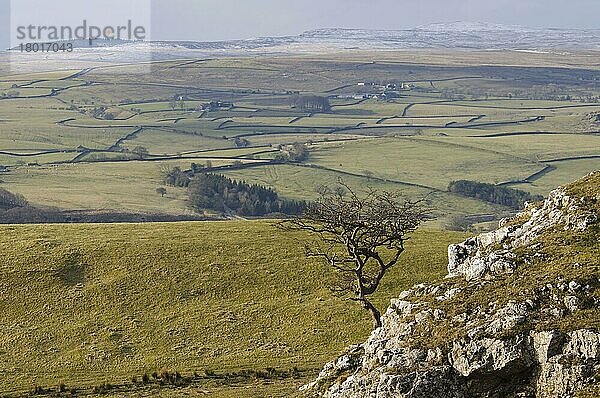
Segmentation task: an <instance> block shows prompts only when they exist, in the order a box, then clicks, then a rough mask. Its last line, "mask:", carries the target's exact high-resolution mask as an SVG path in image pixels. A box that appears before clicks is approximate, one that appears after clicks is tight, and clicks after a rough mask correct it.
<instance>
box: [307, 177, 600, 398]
mask: <svg viewBox="0 0 600 398" xmlns="http://www.w3.org/2000/svg"><path fill="white" fill-rule="evenodd" d="M575 184H598V185H597V186H596V187H597V188H600V173H598V172H597V173H593V174H590V175H589V176H588V177H586V178H585V179H584V180H582V181H581V182H578V183H575ZM579 186H580V185H575V187H579ZM574 192H575V193H574ZM581 192H586V193H588V194H581ZM589 192H592V193H593V192H595V190H594V189H593V187H592V189H589V187H587V188H585V189H579V190H578V189H575V188H573V187H566V188H560V189H558V190H556V191H554V192H552V193H551V194H550V196H549V197H548V199H547V200H546V201H545V202H543V203H540V204H538V205H529V206H528V207H527V210H525V211H524V212H523V213H521V214H519V215H517V216H516V217H514V218H513V219H510V220H504V221H503V222H502V223H501V226H500V228H499V229H498V230H497V231H494V232H490V233H486V234H482V235H479V236H477V237H474V238H470V239H467V240H466V241H465V242H463V243H461V244H458V245H452V246H450V248H449V251H448V257H449V263H448V278H446V279H445V280H444V281H441V282H439V283H437V284H432V285H418V286H414V287H413V288H411V289H409V290H407V291H405V292H403V293H402V294H401V295H400V297H398V298H396V299H393V300H392V301H391V305H390V307H389V308H388V309H387V311H386V313H385V314H384V315H383V318H382V327H380V328H378V329H376V330H375V331H373V333H372V334H371V336H370V337H369V338H368V340H367V341H366V342H365V343H363V344H360V345H355V346H352V347H350V348H349V349H347V350H346V352H344V353H343V354H342V355H341V356H340V357H339V358H338V359H337V360H335V361H333V362H331V363H329V364H327V365H326V366H325V367H324V368H323V370H322V371H321V373H320V375H319V376H318V378H317V379H316V380H315V381H314V382H312V383H310V384H309V385H306V386H304V387H303V391H304V392H305V393H306V394H307V395H313V396H320V397H330V398H359V397H360V398H391V397H395V398H478V397H481V398H483V397H486V398H496V397H497V398H507V397H523V398H524V397H530V398H568V397H574V396H575V394H576V393H578V392H581V391H584V390H585V388H588V387H589V386H592V387H593V386H594V385H597V384H598V380H596V377H597V376H598V374H599V372H600V333H599V330H598V329H597V327H598V325H600V319H599V318H600V317H599V315H600V312H599V310H598V309H599V308H600V295H599V294H598V292H599V288H600V279H599V276H600V274H599V272H600V271H599V267H600V259H599V258H598V257H597V253H600V246H599V244H598V241H599V240H600V234H599V232H598V231H599V230H600V228H599V225H598V224H599V223H598V214H599V211H598V210H599V208H600V194H595V195H589ZM594 240H595V241H594ZM586 245H587V246H586ZM582 248H584V249H585V248H590V249H589V250H590V252H589V253H586V252H585V250H583V249H582ZM587 396H590V397H591V396H595V395H586V397H587Z"/></svg>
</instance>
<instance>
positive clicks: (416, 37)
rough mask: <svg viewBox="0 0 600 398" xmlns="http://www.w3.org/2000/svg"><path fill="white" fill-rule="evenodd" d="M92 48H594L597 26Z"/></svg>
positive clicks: (446, 27)
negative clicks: (588, 27) (593, 27)
mask: <svg viewBox="0 0 600 398" xmlns="http://www.w3.org/2000/svg"><path fill="white" fill-rule="evenodd" d="M73 44H74V48H77V49H86V48H89V43H88V42H87V41H80V40H79V41H73ZM93 47H94V48H95V49H96V51H98V50H102V49H104V50H106V51H112V50H117V51H119V50H120V51H126V52H129V53H131V52H133V53H131V54H130V57H135V55H134V54H135V53H142V52H144V53H148V52H152V53H154V54H155V57H159V58H164V57H165V56H167V55H171V56H185V55H186V54H188V52H190V51H192V52H198V51H201V52H203V53H205V54H215V55H216V54H243V53H245V52H267V53H287V52H292V51H294V52H298V51H300V52H314V51H323V50H342V49H364V50H393V49H464V50H519V51H542V52H543V51H553V50H598V49H600V29H587V30H586V29H556V28H529V27H523V26H512V25H511V26H507V25H498V24H487V23H465V22H454V23H437V24H431V25H425V26H419V27H416V28H412V29H403V30H383V29H382V30H369V29H345V28H325V29H317V30H311V31H307V32H304V33H301V34H299V35H295V36H278V37H259V38H253V39H245V40H227V41H212V42H208V41H206V42H205V41H186V40H180V41H177V40H176V41H160V40H158V41H151V42H129V41H125V40H110V41H108V40H96V41H94V43H93Z"/></svg>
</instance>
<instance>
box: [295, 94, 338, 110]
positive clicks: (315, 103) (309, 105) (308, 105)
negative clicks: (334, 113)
mask: <svg viewBox="0 0 600 398" xmlns="http://www.w3.org/2000/svg"><path fill="white" fill-rule="evenodd" d="M291 105H292V107H293V108H297V109H300V110H303V111H309V112H325V113H326V112H331V104H330V103H329V98H327V97H322V96H319V95H294V96H293V97H292V98H291Z"/></svg>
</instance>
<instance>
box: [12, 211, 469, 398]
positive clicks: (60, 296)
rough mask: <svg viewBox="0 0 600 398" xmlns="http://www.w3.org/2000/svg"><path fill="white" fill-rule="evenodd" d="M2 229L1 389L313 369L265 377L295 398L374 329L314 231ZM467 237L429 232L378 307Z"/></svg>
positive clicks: (260, 226)
mask: <svg viewBox="0 0 600 398" xmlns="http://www.w3.org/2000/svg"><path fill="white" fill-rule="evenodd" d="M0 232H1V233H0V241H1V243H0V244H1V247H2V251H1V256H2V258H3V261H2V265H0V291H2V296H1V297H0V309H1V311H0V326H1V327H2V335H1V337H0V369H2V378H0V395H2V394H3V393H8V392H10V391H21V390H23V391H27V390H33V388H34V387H35V386H45V387H50V386H54V387H56V386H58V384H60V383H64V384H65V385H67V386H70V387H73V386H75V387H79V388H83V387H93V386H98V385H100V384H102V383H104V382H108V383H113V384H117V383H128V382H130V380H131V378H132V377H133V376H136V375H137V376H138V377H141V375H142V374H144V373H148V374H150V373H152V372H154V371H161V370H163V369H169V370H172V371H179V372H182V373H183V374H192V373H193V372H202V371H206V370H212V371H214V372H218V373H224V372H233V371H239V370H242V369H246V370H264V369H266V368H267V367H273V368H277V369H282V370H284V369H286V370H287V369H291V368H293V367H298V368H299V369H300V370H301V371H302V375H301V376H300V378H299V379H297V380H289V379H284V380H281V381H278V382H276V383H274V384H273V382H271V383H270V384H268V385H267V386H266V387H264V388H266V389H267V390H268V391H269V393H268V396H282V397H283V396H291V395H293V394H294V393H295V392H296V391H297V388H298V386H299V385H301V384H302V383H303V382H306V381H307V380H308V379H309V378H310V377H312V376H314V374H315V372H317V371H318V369H319V368H320V367H321V366H322V364H323V363H325V362H326V361H327V360H329V359H330V358H332V357H334V356H335V354H336V353H337V352H338V351H339V350H341V349H343V348H344V347H345V346H347V345H349V344H352V343H356V342H359V341H361V340H363V339H364V338H365V337H366V336H367V335H368V333H369V331H370V322H369V319H368V315H367V314H366V313H363V312H362V310H360V309H359V308H356V307H355V306H354V304H351V303H350V302H344V301H342V300H340V299H338V298H335V297H333V295H332V294H331V293H330V292H329V290H328V289H327V288H326V281H328V280H329V279H330V277H331V274H330V273H329V272H330V271H329V270H328V268H327V267H325V266H324V265H322V264H320V263H318V262H315V261H309V260H307V259H305V258H304V254H303V253H304V250H303V243H302V242H303V241H304V240H305V238H306V237H305V236H303V235H300V234H298V233H288V232H283V231H281V230H279V229H277V228H276V226H274V223H273V222H269V221H261V222H221V223H206V222H205V223H180V224H130V225H47V226H5V227H1V228H0ZM463 237H464V235H461V234H458V233H449V232H439V231H435V230H422V231H420V232H418V233H415V234H414V237H413V239H412V240H411V241H409V244H408V247H407V252H406V254H405V255H404V257H403V260H402V262H401V264H399V265H398V266H397V267H396V268H394V269H393V270H392V271H391V272H390V273H389V275H387V276H386V278H385V279H384V281H383V285H382V286H381V289H380V291H379V292H378V294H377V295H376V297H375V302H376V304H377V305H379V306H381V307H382V308H384V307H386V306H387V303H388V300H389V298H390V297H393V296H395V295H398V294H399V293H400V292H401V291H402V290H404V289H406V288H408V287H410V286H412V285H413V284H415V283H420V282H426V281H432V280H436V279H438V278H441V277H442V276H443V275H444V274H445V267H446V263H447V261H446V248H447V245H448V244H450V243H452V242H455V241H458V240H460V239H462V238H463ZM259 382H260V381H259ZM248 383H249V382H247V383H246V384H248ZM256 383H258V382H256ZM213 384H214V383H213ZM242 384H244V383H242ZM249 384H250V387H249V386H248V385H246V386H245V388H242V387H240V388H239V391H238V390H236V388H233V389H231V386H229V387H228V388H225V387H223V386H221V387H219V386H218V385H212V384H209V385H208V386H205V387H203V388H204V389H208V390H215V391H216V392H215V395H211V396H220V395H218V394H217V392H218V391H220V390H223V391H225V392H223V394H224V395H223V396H240V397H242V396H243V397H252V396H260V395H256V394H260V391H261V389H260V388H259V387H258V384H255V382H254V381H253V382H252V383H249ZM259 384H260V383H259ZM233 387H235V386H233ZM238 387H239V386H238ZM197 391H198V390H196V392H197ZM235 391H237V392H235ZM265 391H266V390H265ZM276 391H281V393H280V395H277V394H276V393H275V392H276ZM167 392H168V391H167ZM167 392H165V394H166V393H167ZM235 394H238V395H235ZM200 395H201V394H200ZM117 396H118V395H117ZM165 396H169V395H165Z"/></svg>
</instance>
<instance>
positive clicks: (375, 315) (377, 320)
mask: <svg viewBox="0 0 600 398" xmlns="http://www.w3.org/2000/svg"><path fill="white" fill-rule="evenodd" d="M361 303H362V305H363V307H364V308H365V309H366V310H367V311H369V313H370V314H371V319H372V320H373V330H375V329H378V328H380V327H381V313H380V312H379V310H378V309H377V308H375V306H374V305H373V304H371V302H370V301H369V300H367V299H364V298H363V299H362V300H361Z"/></svg>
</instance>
